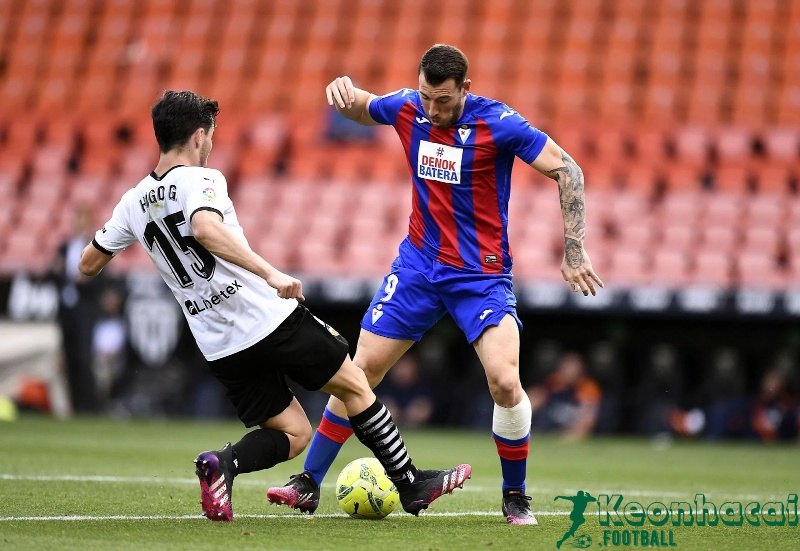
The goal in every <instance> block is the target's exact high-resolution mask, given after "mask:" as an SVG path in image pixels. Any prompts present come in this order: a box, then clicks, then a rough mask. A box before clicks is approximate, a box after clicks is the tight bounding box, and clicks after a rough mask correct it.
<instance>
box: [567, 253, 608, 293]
mask: <svg viewBox="0 0 800 551" xmlns="http://www.w3.org/2000/svg"><path fill="white" fill-rule="evenodd" d="M561 275H563V276H564V281H566V282H567V283H568V284H569V286H570V288H571V289H572V290H573V291H574V292H576V293H577V292H578V291H580V292H581V293H583V296H585V297H588V296H589V293H591V294H592V296H594V295H596V294H597V290H596V286H599V287H603V281H602V280H601V279H600V277H598V275H597V274H596V273H594V268H592V261H591V260H589V254H588V253H587V252H586V251H583V262H582V263H581V265H580V266H578V267H576V268H573V267H572V266H570V264H569V263H568V262H567V257H566V255H564V260H563V261H562V262H561Z"/></svg>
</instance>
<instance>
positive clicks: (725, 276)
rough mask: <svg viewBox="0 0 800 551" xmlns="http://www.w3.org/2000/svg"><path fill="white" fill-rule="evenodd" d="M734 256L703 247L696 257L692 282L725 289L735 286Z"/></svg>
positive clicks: (691, 276) (691, 275)
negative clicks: (732, 267)
mask: <svg viewBox="0 0 800 551" xmlns="http://www.w3.org/2000/svg"><path fill="white" fill-rule="evenodd" d="M731 266H732V255H730V254H728V253H727V252H723V251H720V250H717V249H715V248H707V247H701V248H699V249H698V250H697V253H696V255H695V257H694V263H693V268H692V269H691V272H690V280H691V282H692V284H695V285H710V286H715V287H720V288H723V289H727V288H729V287H730V286H731V285H732V284H733V273H732V270H731Z"/></svg>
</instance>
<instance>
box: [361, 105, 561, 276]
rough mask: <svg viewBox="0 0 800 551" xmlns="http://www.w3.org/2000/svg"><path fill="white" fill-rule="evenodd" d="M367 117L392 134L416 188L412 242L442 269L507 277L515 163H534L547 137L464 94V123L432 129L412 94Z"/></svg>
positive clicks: (410, 231) (502, 107) (507, 113)
mask: <svg viewBox="0 0 800 551" xmlns="http://www.w3.org/2000/svg"><path fill="white" fill-rule="evenodd" d="M369 114H370V116H372V118H373V119H374V120H375V121H376V122H378V123H381V124H388V125H391V126H393V127H394V128H395V130H396V131H397V135H398V136H399V137H400V141H401V142H402V143H403V148H404V149H405V152H406V160H407V161H408V163H409V168H410V170H411V174H412V181H413V183H414V189H413V205H412V211H411V217H410V219H409V229H408V235H409V240H410V241H411V243H413V244H414V245H415V246H416V247H417V248H419V249H421V250H422V251H423V252H424V253H425V254H427V255H428V256H430V257H432V258H435V259H436V260H438V261H439V262H441V263H443V264H447V265H450V266H455V267H456V268H462V269H467V270H477V271H480V272H484V273H508V272H510V271H511V262H512V259H511V249H510V247H509V244H508V199H509V196H510V193H511V168H512V166H513V164H514V156H517V157H519V158H520V159H522V160H523V161H525V162H526V163H528V164H530V163H532V162H533V161H534V160H535V159H536V157H537V156H538V155H539V153H540V152H541V151H542V148H544V145H545V143H546V142H547V135H546V134H545V133H544V132H542V131H540V130H538V129H536V128H534V127H533V126H531V125H530V124H529V123H528V121H527V120H525V119H524V118H523V117H522V116H521V115H519V114H518V113H517V112H516V111H514V110H513V109H511V108H509V107H508V106H507V105H505V104H503V103H501V102H499V101H495V100H493V99H489V98H485V97H481V96H476V95H474V94H468V95H467V98H466V101H465V104H464V111H463V113H462V115H461V118H460V119H459V120H458V122H457V123H456V124H454V125H453V126H452V127H450V128H446V129H443V128H433V127H432V126H431V123H430V121H429V120H428V119H427V118H426V116H425V111H424V110H423V108H422V104H421V102H420V95H419V92H418V91H417V90H411V89H402V90H398V91H397V92H393V93H391V94H387V95H385V96H380V97H377V98H375V99H373V100H372V102H371V103H370V105H369Z"/></svg>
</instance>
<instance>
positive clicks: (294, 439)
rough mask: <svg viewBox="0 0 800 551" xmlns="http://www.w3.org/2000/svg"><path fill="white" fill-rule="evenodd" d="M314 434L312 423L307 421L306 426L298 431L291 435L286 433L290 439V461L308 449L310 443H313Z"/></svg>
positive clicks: (300, 427) (302, 426)
mask: <svg viewBox="0 0 800 551" xmlns="http://www.w3.org/2000/svg"><path fill="white" fill-rule="evenodd" d="M312 433H313V431H312V429H311V423H309V422H308V421H307V420H306V422H305V424H303V425H301V426H299V427H298V428H297V429H296V430H293V431H292V432H291V433H288V432H287V433H286V436H287V437H288V438H289V459H294V458H295V457H297V456H298V455H300V454H301V453H303V450H305V449H306V446H308V443H309V442H310V441H311V434H312Z"/></svg>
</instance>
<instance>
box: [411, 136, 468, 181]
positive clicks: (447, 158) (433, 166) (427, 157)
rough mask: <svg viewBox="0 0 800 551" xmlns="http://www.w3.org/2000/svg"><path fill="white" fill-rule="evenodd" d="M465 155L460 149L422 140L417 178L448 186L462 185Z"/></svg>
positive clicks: (418, 157)
mask: <svg viewBox="0 0 800 551" xmlns="http://www.w3.org/2000/svg"><path fill="white" fill-rule="evenodd" d="M463 154H464V151H463V150H462V149H459V148H458V147H453V146H450V145H444V144H440V143H433V142H429V141H426V140H421V141H420V142H419V153H418V155H417V176H419V177H420V178H425V179H426V180H436V181H437V182H445V183H446V184H460V183H461V156H462V155H463Z"/></svg>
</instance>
